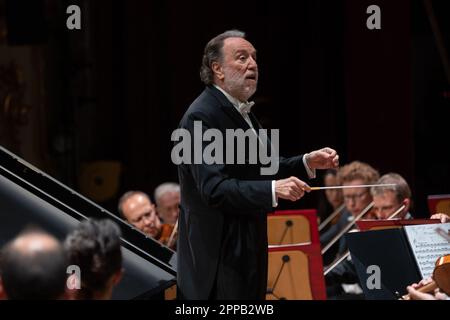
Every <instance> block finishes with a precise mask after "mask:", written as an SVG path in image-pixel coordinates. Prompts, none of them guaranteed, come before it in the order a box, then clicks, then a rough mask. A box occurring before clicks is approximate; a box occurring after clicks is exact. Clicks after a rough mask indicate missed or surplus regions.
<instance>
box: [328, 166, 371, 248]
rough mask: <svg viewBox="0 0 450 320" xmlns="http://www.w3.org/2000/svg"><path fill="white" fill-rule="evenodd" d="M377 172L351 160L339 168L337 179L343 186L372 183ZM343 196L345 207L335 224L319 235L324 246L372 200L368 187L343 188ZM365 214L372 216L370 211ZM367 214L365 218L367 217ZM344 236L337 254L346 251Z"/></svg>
mask: <svg viewBox="0 0 450 320" xmlns="http://www.w3.org/2000/svg"><path fill="white" fill-rule="evenodd" d="M379 176H380V175H379V173H378V171H376V170H375V169H374V168H372V167H371V166H370V165H369V164H367V163H364V162H360V161H353V162H351V163H350V164H347V165H345V166H343V167H342V168H340V169H339V171H338V175H337V178H338V181H339V184H341V185H344V186H352V185H362V184H374V183H375V182H376V181H377V180H378V178H379ZM343 198H344V204H345V209H344V210H343V212H342V214H341V216H340V218H339V220H338V221H337V222H336V224H335V225H333V226H331V227H330V228H329V229H328V230H327V231H326V232H324V233H323V234H322V235H321V236H320V242H321V244H322V245H323V246H324V245H326V244H327V243H329V242H330V241H331V240H332V239H333V238H334V237H335V236H336V235H337V234H338V233H339V232H340V231H341V230H342V229H343V228H344V227H345V226H347V224H348V223H349V222H351V221H352V220H353V219H354V217H356V216H358V215H359V214H360V213H361V212H362V211H363V210H364V209H365V208H366V207H367V206H368V205H369V204H371V202H372V195H371V194H370V190H369V188H347V189H343ZM367 215H369V216H370V217H372V216H373V213H372V212H369V213H368V214H367ZM367 215H366V216H365V218H367ZM346 249H347V248H346V244H345V240H344V237H342V238H341V240H340V241H339V245H338V252H337V254H338V255H340V254H342V253H344V252H345V251H346Z"/></svg>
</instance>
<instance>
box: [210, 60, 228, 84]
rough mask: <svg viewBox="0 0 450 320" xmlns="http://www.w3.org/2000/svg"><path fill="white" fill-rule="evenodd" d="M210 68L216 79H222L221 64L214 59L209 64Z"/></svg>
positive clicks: (223, 76)
mask: <svg viewBox="0 0 450 320" xmlns="http://www.w3.org/2000/svg"><path fill="white" fill-rule="evenodd" d="M211 70H212V71H213V72H214V76H215V77H216V78H217V79H219V80H223V79H224V78H225V75H224V74H223V70H222V66H221V65H220V63H218V62H217V61H215V62H213V63H212V64H211Z"/></svg>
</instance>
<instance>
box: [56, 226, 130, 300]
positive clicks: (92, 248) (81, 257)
mask: <svg viewBox="0 0 450 320" xmlns="http://www.w3.org/2000/svg"><path fill="white" fill-rule="evenodd" d="M120 234H121V233H120V229H119V227H118V226H117V224H116V223H114V222H113V221H111V220H108V219H104V220H86V221H83V222H81V223H80V224H79V225H78V227H77V228H76V229H75V230H74V231H73V232H71V233H70V234H69V235H68V236H67V238H66V240H65V242H64V247H65V250H66V252H67V256H68V260H69V263H70V264H71V265H75V266H77V267H79V269H80V271H81V273H80V278H81V279H77V278H76V274H73V275H72V276H71V277H72V278H71V279H70V278H69V282H71V283H72V284H75V285H76V284H77V283H78V284H79V285H78V289H76V286H74V287H75V289H72V288H71V290H68V294H69V295H70V296H71V298H74V299H102V300H103V299H110V298H111V296H112V292H113V288H114V286H115V285H116V284H117V283H119V281H120V279H121V277H122V252H121V247H120ZM80 280H81V281H80Z"/></svg>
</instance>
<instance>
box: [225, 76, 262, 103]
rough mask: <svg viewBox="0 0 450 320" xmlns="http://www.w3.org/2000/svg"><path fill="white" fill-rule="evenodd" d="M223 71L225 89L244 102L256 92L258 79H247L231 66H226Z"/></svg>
mask: <svg viewBox="0 0 450 320" xmlns="http://www.w3.org/2000/svg"><path fill="white" fill-rule="evenodd" d="M223 72H224V76H225V78H224V87H225V90H226V91H227V92H229V93H230V94H231V95H232V96H233V97H235V98H237V99H239V100H240V101H242V102H244V101H247V100H248V99H249V98H250V97H251V96H252V95H253V94H254V93H255V92H256V87H257V84H258V81H257V79H255V81H252V80H249V79H246V78H245V76H244V75H243V74H241V73H239V72H238V71H235V70H231V69H230V68H224V70H223Z"/></svg>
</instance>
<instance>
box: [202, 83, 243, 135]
mask: <svg viewBox="0 0 450 320" xmlns="http://www.w3.org/2000/svg"><path fill="white" fill-rule="evenodd" d="M207 89H208V90H209V93H210V94H212V95H213V96H214V97H215V98H216V99H217V100H219V102H220V106H221V108H222V110H223V111H224V112H225V113H226V114H227V115H228V116H229V117H230V118H231V119H232V120H233V122H234V123H235V124H236V125H237V126H238V127H239V128H242V129H244V130H247V129H250V126H249V125H248V123H247V122H246V121H245V120H244V118H243V117H242V115H241V114H240V113H239V111H237V110H236V108H235V107H234V106H233V105H232V104H231V102H230V100H228V99H227V97H225V96H224V94H223V93H222V92H220V91H219V90H217V88H215V87H214V86H208V87H207Z"/></svg>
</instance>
